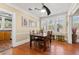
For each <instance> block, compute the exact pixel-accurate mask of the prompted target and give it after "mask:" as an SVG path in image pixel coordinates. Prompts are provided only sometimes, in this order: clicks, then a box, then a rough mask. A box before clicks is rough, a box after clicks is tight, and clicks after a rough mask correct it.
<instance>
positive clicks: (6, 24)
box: [5, 18, 12, 28]
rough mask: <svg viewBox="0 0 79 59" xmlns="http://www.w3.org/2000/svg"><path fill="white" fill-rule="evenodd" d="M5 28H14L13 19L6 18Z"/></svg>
mask: <svg viewBox="0 0 79 59" xmlns="http://www.w3.org/2000/svg"><path fill="white" fill-rule="evenodd" d="M5 28H12V19H11V18H5Z"/></svg>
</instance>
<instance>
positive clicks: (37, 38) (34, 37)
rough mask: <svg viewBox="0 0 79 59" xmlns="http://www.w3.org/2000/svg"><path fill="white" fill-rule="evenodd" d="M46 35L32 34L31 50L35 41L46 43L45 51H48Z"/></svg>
mask: <svg viewBox="0 0 79 59" xmlns="http://www.w3.org/2000/svg"><path fill="white" fill-rule="evenodd" d="M46 38H47V35H46V34H30V48H32V42H33V41H37V42H40V41H43V42H44V50H46Z"/></svg>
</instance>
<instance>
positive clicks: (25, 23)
mask: <svg viewBox="0 0 79 59" xmlns="http://www.w3.org/2000/svg"><path fill="white" fill-rule="evenodd" d="M22 26H25V27H27V26H28V21H27V19H26V18H24V17H23V16H22Z"/></svg>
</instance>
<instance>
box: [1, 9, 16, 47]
mask: <svg viewBox="0 0 79 59" xmlns="http://www.w3.org/2000/svg"><path fill="white" fill-rule="evenodd" d="M0 11H3V12H6V13H9V14H11V15H12V33H11V35H12V46H11V47H15V43H16V14H15V13H13V12H11V11H9V10H6V9H3V8H0Z"/></svg>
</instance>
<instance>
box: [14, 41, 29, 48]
mask: <svg viewBox="0 0 79 59" xmlns="http://www.w3.org/2000/svg"><path fill="white" fill-rule="evenodd" d="M29 41H30V40H22V41H18V42H16V43H15V44H14V45H13V47H16V46H19V45H22V44H25V43H27V42H29Z"/></svg>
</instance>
